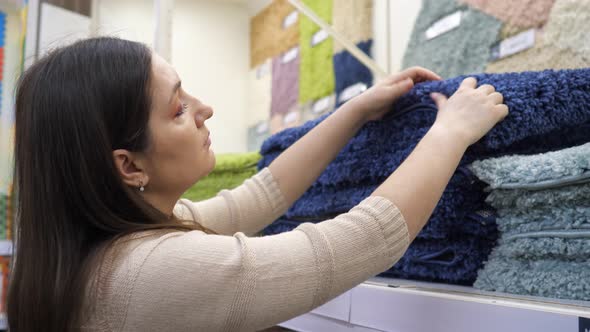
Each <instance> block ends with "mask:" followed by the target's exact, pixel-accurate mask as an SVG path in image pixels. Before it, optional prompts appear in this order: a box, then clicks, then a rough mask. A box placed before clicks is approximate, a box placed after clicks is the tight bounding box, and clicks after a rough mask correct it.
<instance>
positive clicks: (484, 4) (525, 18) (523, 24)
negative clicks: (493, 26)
mask: <svg viewBox="0 0 590 332" xmlns="http://www.w3.org/2000/svg"><path fill="white" fill-rule="evenodd" d="M459 1H460V2H462V3H465V4H468V5H469V6H471V7H473V8H476V9H478V10H480V11H482V12H484V13H486V14H488V15H491V16H494V17H495V18H497V19H499V20H501V21H502V22H505V23H508V24H510V25H513V26H516V27H520V28H534V27H540V26H542V25H543V24H545V22H546V21H547V18H548V17H549V12H550V11H551V7H552V6H553V3H554V2H555V0H510V1H498V0H459Z"/></svg>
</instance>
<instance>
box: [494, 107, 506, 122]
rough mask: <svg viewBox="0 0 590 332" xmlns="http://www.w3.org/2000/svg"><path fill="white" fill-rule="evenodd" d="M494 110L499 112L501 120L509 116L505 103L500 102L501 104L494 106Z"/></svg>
mask: <svg viewBox="0 0 590 332" xmlns="http://www.w3.org/2000/svg"><path fill="white" fill-rule="evenodd" d="M494 110H495V111H496V112H498V114H499V116H500V120H502V119H504V118H505V117H507V116H508V106H506V105H505V104H500V105H496V106H494Z"/></svg>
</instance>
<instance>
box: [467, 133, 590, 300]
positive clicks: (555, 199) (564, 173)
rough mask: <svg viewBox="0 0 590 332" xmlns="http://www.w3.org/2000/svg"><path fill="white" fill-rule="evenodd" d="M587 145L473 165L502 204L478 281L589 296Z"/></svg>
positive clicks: (493, 200)
mask: <svg viewBox="0 0 590 332" xmlns="http://www.w3.org/2000/svg"><path fill="white" fill-rule="evenodd" d="M589 152H590V143H587V144H584V145H581V146H576V147H573V148H567V149H563V150H559V151H554V152H548V153H545V154H537V155H528V156H518V155H517V156H506V157H501V158H494V159H487V160H483V161H477V162H475V163H473V164H472V166H471V169H472V170H473V172H474V173H475V174H476V175H477V176H478V177H479V178H480V179H482V180H484V181H485V182H487V183H488V184H489V185H490V188H491V189H492V190H493V191H492V194H490V196H489V197H488V199H487V201H488V202H489V203H490V204H491V205H492V206H493V207H495V208H496V209H497V211H498V219H497V223H498V227H499V230H500V232H501V235H500V240H499V242H498V245H497V247H496V248H494V250H493V252H492V254H491V255H490V258H489V260H488V262H487V263H486V265H485V266H484V268H483V269H482V270H481V271H480V273H479V275H478V279H477V281H476V283H475V286H476V287H478V288H481V289H485V290H495V291H503V292H511V293H516V294H523V295H535V296H545V297H555V298H563V299H574V300H590V283H588V282H587V281H585V280H583V278H584V276H585V275H590V259H589V257H590V256H589V254H590V203H588V202H589V201H588V199H589V198H590V195H589V193H590V168H589V167H588V164H589V159H588V156H589ZM515 192H516V193H515ZM515 194H518V200H517V199H516V196H515ZM510 199H512V201H511V200H510ZM531 207H532V208H531ZM523 268H526V270H524V269H523ZM570 271H575V273H572V272H570ZM576 275H578V277H576Z"/></svg>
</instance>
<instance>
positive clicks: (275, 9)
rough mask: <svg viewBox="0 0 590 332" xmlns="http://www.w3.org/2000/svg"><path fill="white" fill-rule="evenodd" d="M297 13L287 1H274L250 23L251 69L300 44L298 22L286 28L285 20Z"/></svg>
mask: <svg viewBox="0 0 590 332" xmlns="http://www.w3.org/2000/svg"><path fill="white" fill-rule="evenodd" d="M294 11H296V9H295V8H294V7H293V6H291V4H290V3H289V2H288V1H287V0H273V2H272V3H271V4H270V5H269V6H267V7H266V8H264V9H263V10H262V11H261V12H260V13H258V14H257V15H256V16H254V17H253V18H252V19H251V21H250V67H251V68H254V67H256V66H258V65H260V64H262V63H263V62H264V61H265V60H267V59H269V58H273V57H275V56H277V55H279V54H281V53H282V52H285V51H287V50H289V49H290V48H292V47H294V46H296V45H297V44H298V43H299V25H298V24H297V22H295V24H292V25H290V26H288V27H286V28H285V27H284V25H283V24H284V21H285V18H286V17H287V16H288V15H289V14H291V13H293V12H294Z"/></svg>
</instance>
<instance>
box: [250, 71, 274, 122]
mask: <svg viewBox="0 0 590 332" xmlns="http://www.w3.org/2000/svg"><path fill="white" fill-rule="evenodd" d="M271 91H272V60H270V59H269V60H266V61H265V62H264V64H263V65H260V66H258V68H256V69H252V70H250V71H249V73H248V93H247V95H246V103H247V104H246V105H247V107H246V111H247V114H248V115H247V118H248V120H249V122H250V123H249V124H251V125H253V124H255V123H256V122H259V121H263V120H267V119H268V114H269V113H270V108H271V102H272V98H271Z"/></svg>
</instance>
